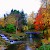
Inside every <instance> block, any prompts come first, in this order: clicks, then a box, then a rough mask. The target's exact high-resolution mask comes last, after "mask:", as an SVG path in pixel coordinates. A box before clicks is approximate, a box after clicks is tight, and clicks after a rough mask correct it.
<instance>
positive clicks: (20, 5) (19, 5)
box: [0, 0, 41, 17]
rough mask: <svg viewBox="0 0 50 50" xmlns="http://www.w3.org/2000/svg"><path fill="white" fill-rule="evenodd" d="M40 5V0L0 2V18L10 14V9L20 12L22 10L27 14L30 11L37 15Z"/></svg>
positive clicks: (0, 0)
mask: <svg viewBox="0 0 50 50" xmlns="http://www.w3.org/2000/svg"><path fill="white" fill-rule="evenodd" d="M40 5H41V2H40V0H0V17H3V14H5V13H10V10H11V9H16V10H20V11H21V10H22V9H23V10H24V12H25V13H27V14H30V13H31V12H32V11H34V12H35V13H37V11H38V9H39V8H40Z"/></svg>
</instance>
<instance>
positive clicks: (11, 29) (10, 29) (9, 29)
mask: <svg viewBox="0 0 50 50" xmlns="http://www.w3.org/2000/svg"><path fill="white" fill-rule="evenodd" d="M5 31H6V32H9V33H12V32H15V31H16V28H15V26H14V25H13V24H7V25H6V27H5Z"/></svg>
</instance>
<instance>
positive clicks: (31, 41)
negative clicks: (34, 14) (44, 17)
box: [29, 34, 33, 43]
mask: <svg viewBox="0 0 50 50" xmlns="http://www.w3.org/2000/svg"><path fill="white" fill-rule="evenodd" d="M29 41H30V43H33V39H32V34H30V38H29Z"/></svg>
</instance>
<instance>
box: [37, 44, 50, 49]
mask: <svg viewBox="0 0 50 50" xmlns="http://www.w3.org/2000/svg"><path fill="white" fill-rule="evenodd" d="M36 50H50V44H48V45H45V44H43V45H42V46H40V47H39V48H37V49H36Z"/></svg>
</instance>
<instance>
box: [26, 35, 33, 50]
mask: <svg viewBox="0 0 50 50" xmlns="http://www.w3.org/2000/svg"><path fill="white" fill-rule="evenodd" d="M32 43H33V39H32V34H30V36H29V37H28V38H27V42H26V50H32V49H31V48H30V46H29V45H30V44H32Z"/></svg>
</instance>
